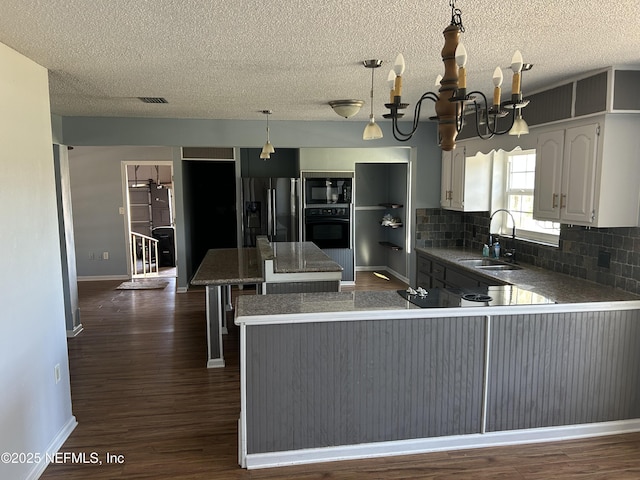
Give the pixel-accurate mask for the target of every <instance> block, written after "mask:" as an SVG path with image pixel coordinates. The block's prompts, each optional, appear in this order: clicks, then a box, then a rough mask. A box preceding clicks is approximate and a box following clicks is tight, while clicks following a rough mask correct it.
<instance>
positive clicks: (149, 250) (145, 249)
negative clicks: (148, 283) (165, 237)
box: [131, 232, 158, 276]
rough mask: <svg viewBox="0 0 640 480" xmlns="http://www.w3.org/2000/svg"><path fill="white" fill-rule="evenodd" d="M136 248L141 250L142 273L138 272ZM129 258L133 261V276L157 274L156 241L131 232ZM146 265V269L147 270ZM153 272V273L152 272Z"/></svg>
mask: <svg viewBox="0 0 640 480" xmlns="http://www.w3.org/2000/svg"><path fill="white" fill-rule="evenodd" d="M138 246H140V247H141V250H142V272H138V259H139V255H138ZM131 258H132V259H133V274H134V275H145V276H146V275H147V274H151V273H155V274H157V273H158V240H157V239H155V238H152V237H148V236H147V235H143V234H141V233H137V232H131ZM147 264H148V269H147ZM154 270H155V271H154Z"/></svg>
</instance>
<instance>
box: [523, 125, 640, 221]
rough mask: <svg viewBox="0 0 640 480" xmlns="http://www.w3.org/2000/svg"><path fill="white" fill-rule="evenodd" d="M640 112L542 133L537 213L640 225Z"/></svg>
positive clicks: (542, 216)
mask: <svg viewBox="0 0 640 480" xmlns="http://www.w3.org/2000/svg"><path fill="white" fill-rule="evenodd" d="M639 125H640V117H638V116H636V115H627V116H623V115H607V116H605V117H602V118H601V121H600V122H598V123H590V124H586V125H576V126H572V127H570V128H564V129H561V130H553V131H547V132H543V133H540V134H539V136H538V140H537V146H536V178H535V190H534V211H533V216H534V218H536V219H537V220H550V221H555V222H560V223H566V224H573V225H585V226H592V227H631V226H636V225H638V215H639V208H640V206H639V199H638V191H639V188H640V167H639V166H638V164H639V162H638V161H637V158H638V157H637V155H638V154H637V152H638V151H639V150H638V144H639V141H638V140H637V139H635V138H634V137H637V136H638V134H637V131H638V130H637V129H638V126H639Z"/></svg>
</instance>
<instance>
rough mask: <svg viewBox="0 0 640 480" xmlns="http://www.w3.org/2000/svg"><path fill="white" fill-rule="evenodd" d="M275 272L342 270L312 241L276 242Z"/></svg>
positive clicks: (273, 245) (274, 244) (274, 253)
mask: <svg viewBox="0 0 640 480" xmlns="http://www.w3.org/2000/svg"><path fill="white" fill-rule="evenodd" d="M272 247H273V255H274V265H273V271H274V273H300V272H341V271H342V270H343V269H342V267H341V266H340V265H339V264H338V263H336V262H334V261H333V260H332V259H331V258H330V257H329V256H328V255H327V254H326V253H324V252H323V251H322V250H320V248H318V246H317V245H316V244H315V243H312V242H274V243H272Z"/></svg>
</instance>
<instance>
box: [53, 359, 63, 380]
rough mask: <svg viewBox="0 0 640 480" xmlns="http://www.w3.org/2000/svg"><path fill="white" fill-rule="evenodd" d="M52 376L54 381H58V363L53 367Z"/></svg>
mask: <svg viewBox="0 0 640 480" xmlns="http://www.w3.org/2000/svg"><path fill="white" fill-rule="evenodd" d="M53 377H54V378H55V379H56V383H58V382H59V381H60V378H61V376H60V364H59V363H58V364H56V366H55V367H53Z"/></svg>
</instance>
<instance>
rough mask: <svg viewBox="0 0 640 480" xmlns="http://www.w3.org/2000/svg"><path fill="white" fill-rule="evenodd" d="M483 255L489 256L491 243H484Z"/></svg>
mask: <svg viewBox="0 0 640 480" xmlns="http://www.w3.org/2000/svg"><path fill="white" fill-rule="evenodd" d="M482 256H483V257H488V256H489V245H487V244H486V243H485V244H484V247H482Z"/></svg>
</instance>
